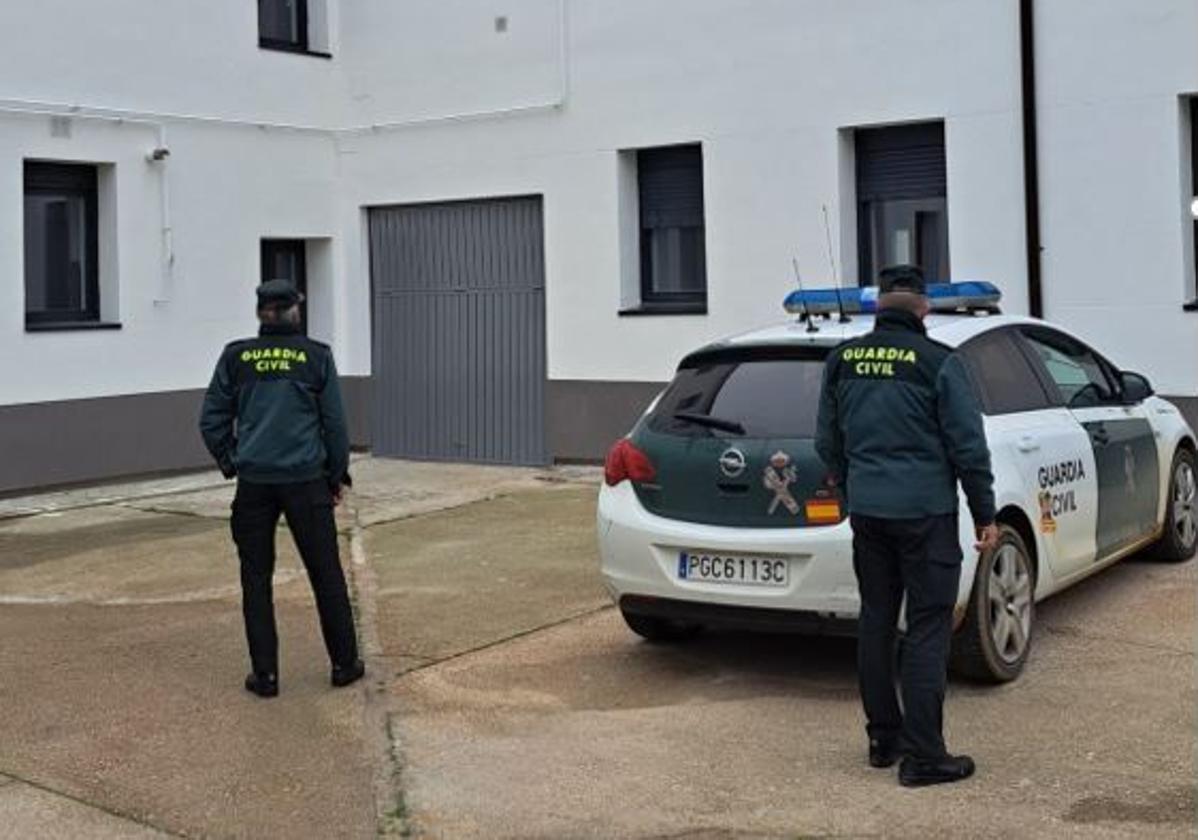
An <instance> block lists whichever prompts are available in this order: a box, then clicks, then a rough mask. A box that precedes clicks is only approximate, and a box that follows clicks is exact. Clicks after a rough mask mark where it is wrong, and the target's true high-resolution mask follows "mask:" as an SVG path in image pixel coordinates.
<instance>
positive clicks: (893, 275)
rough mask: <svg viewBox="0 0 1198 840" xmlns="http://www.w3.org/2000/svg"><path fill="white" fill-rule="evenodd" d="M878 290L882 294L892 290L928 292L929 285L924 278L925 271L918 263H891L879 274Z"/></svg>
mask: <svg viewBox="0 0 1198 840" xmlns="http://www.w3.org/2000/svg"><path fill="white" fill-rule="evenodd" d="M878 291H879V292H881V293H882V294H888V293H890V292H909V293H911V294H916V295H923V294H927V291H928V287H927V284H926V283H924V280H923V271H922V270H921V269H920V268H919V266H917V265H890V266H887V267H886V268H884V269H882V271H881V272H880V273H879V274H878Z"/></svg>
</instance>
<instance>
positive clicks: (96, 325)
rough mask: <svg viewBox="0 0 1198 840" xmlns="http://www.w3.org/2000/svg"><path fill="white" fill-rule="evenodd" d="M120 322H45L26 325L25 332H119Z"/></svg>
mask: <svg viewBox="0 0 1198 840" xmlns="http://www.w3.org/2000/svg"><path fill="white" fill-rule="evenodd" d="M120 328H121V322H120V321H46V322H44V323H40V324H26V325H25V332H70V331H73V330H119V329H120Z"/></svg>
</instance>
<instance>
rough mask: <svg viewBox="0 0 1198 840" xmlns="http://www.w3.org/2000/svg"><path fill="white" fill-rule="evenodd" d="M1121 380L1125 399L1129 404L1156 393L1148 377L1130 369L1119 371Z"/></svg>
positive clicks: (1141, 400)
mask: <svg viewBox="0 0 1198 840" xmlns="http://www.w3.org/2000/svg"><path fill="white" fill-rule="evenodd" d="M1119 382H1120V384H1121V385H1122V386H1123V401H1124V402H1125V403H1127V404H1129V405H1133V404H1135V403H1140V402H1143V401H1144V400H1146V399H1148V398H1149V397H1151V396H1152V395H1153V393H1155V392H1154V391H1153V390H1152V383H1150V382H1149V381H1148V378H1147V377H1145V376H1141V375H1140V374H1138V373H1132V372H1131V371H1129V370H1125V371H1121V372H1120V373H1119Z"/></svg>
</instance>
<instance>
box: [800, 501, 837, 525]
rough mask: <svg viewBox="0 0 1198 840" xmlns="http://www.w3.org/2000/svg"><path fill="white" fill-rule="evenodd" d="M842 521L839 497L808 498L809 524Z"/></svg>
mask: <svg viewBox="0 0 1198 840" xmlns="http://www.w3.org/2000/svg"><path fill="white" fill-rule="evenodd" d="M839 521H840V500H839V499H808V500H807V523H808V524H809V525H827V524H835V523H837V522H839Z"/></svg>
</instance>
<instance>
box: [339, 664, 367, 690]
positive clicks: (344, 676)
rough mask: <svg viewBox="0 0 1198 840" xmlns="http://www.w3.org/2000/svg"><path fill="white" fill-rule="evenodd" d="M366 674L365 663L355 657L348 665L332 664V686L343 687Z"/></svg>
mask: <svg viewBox="0 0 1198 840" xmlns="http://www.w3.org/2000/svg"><path fill="white" fill-rule="evenodd" d="M364 676H366V665H365V664H364V663H363V662H362V660H361V659H355V660H354V661H353V662H351V663H350V664H349V665H334V666H333V675H332V682H333V687H334V688H344V687H345V686H347V685H350V684H352V683H356V682H357V681H358V680H360V679H362V677H364Z"/></svg>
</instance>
